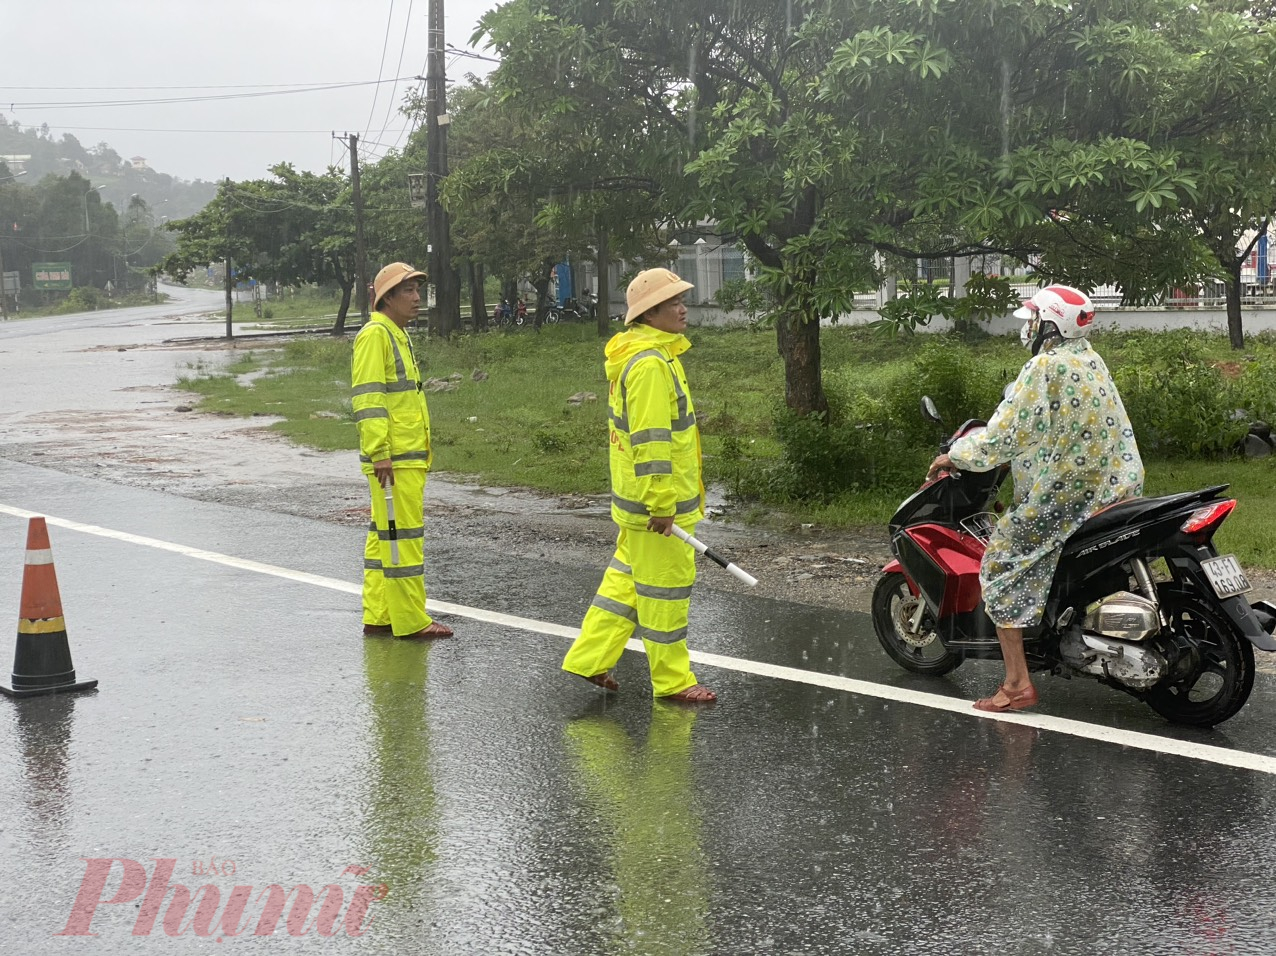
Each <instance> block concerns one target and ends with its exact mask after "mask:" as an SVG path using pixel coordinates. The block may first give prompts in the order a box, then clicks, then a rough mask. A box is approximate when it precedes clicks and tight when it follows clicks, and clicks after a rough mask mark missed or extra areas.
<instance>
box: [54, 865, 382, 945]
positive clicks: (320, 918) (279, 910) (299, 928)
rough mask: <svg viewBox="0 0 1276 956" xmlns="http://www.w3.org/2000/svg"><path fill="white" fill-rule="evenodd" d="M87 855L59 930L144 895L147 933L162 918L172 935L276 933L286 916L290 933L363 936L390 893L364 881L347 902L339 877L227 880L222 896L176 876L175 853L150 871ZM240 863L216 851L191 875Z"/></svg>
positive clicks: (86, 931)
mask: <svg viewBox="0 0 1276 956" xmlns="http://www.w3.org/2000/svg"><path fill="white" fill-rule="evenodd" d="M83 859H84V861H85V867H84V878H83V879H82V880H81V881H80V892H79V893H78V894H77V895H76V897H75V903H74V904H72V906H71V915H70V917H69V918H68V919H67V921H66V926H64V927H63V928H62V931H61V932H60V933H54V934H53V935H54V936H97V935H98V934H97V933H95V932H93V931H92V926H93V917H94V916H95V915H96V914H97V910H98V907H99V906H117V905H119V904H121V903H132V902H133V901H135V900H137V899H139V898H140V899H141V901H142V902H141V904H140V905H139V906H138V909H137V921H136V922H135V923H134V924H133V935H134V936H150V935H151V933H152V931H154V929H155V924H156V922H157V921H159V923H160V926H162V927H163V930H164V932H165V934H167V935H169V936H184V935H187V934H193V935H195V936H215V937H217V940H218V941H219V942H220V941H221V939H222V938H223V937H226V936H232V937H234V936H271V935H273V934H274V932H275V930H276V929H278V928H279V925H280V920H281V919H282V920H283V925H284V927H285V928H286V929H287V931H288V935H289V936H306V935H307V934H309V933H311V932H314V933H316V934H318V935H319V936H335V935H338V934H339V933H341V932H344V933H345V934H346V935H347V936H362V935H363V934H364V933H366V932H367V931H368V927H369V926H371V925H372V914H371V912H369V910H370V908H371V906H372V904H373V903H378V902H380V901H381V900H383V899H385V897H386V894H387V888H386V885H385V884H384V883H373V884H361V885H358V886H354V887H352V888H351V890H352V892H351V894H350V899H349V903H348V904H347V901H346V891H345V889H343V888H342V887H341V886H339V885H338V884H336V883H328V884H326V885H324V886H321V887H319V889H318V891H315V890H314V889H312V888H311V887H310V885H309V884H306V883H299V884H297V885H296V886H294V887H292V889H285V888H284V887H283V886H281V885H280V884H278V883H270V884H268V885H266V886H264V887H262V888H261V889H260V890H258V889H257V888H256V887H255V886H252V885H250V884H242V883H241V884H238V885H236V886H233V887H231V888H230V890H229V891H228V892H227V894H226V897H225V901H224V903H223V899H222V889H221V888H220V887H218V886H215V885H214V884H212V883H204V884H203V885H201V886H197V887H196V888H195V889H194V890H192V889H190V888H189V887H188V886H186V885H185V884H183V883H174V882H173V880H172V877H173V871H174V870H175V869H176V868H177V860H176V858H170V857H153V858H152V860H153V862H154V864H155V868H154V870H153V872H152V873H151V874H150V876H149V877H148V876H147V872H146V867H144V866H143V865H142V864H141V863H138V862H137V861H136V860H128V859H124V858H122V857H85V858H83ZM117 864H118V867H119V870H120V884H119V887H118V888H116V890H115V892H114V893H111V894H108V893H107V886H108V884H110V883H111V875H112V872H113V871H115V870H116V868H117ZM236 869H237V868H236V866H235V861H234V860H220V861H219V860H218V859H217V858H216V857H215V856H214V857H212V858H211V859H210V861H209V862H208V863H207V864H206V863H204V862H203V861H202V860H201V861H197V862H195V863H193V864H192V865H191V875H192V876H199V877H204V876H214V877H222V878H223V879H225V878H228V877H233V876H234V875H235V872H236ZM367 872H368V869H367V867H362V866H347V867H346V868H345V870H343V871H342V873H341V875H342V876H346V875H350V874H353V875H354V876H355V877H360V876H363V875H364V874H365V873H367ZM108 895H109V898H108ZM165 901H167V903H168V906H167V908H165V906H164V904H165ZM161 910H163V918H162V919H161V918H160V911H161ZM285 910H286V911H287V913H286V915H285ZM254 917H255V918H256V919H255V921H254Z"/></svg>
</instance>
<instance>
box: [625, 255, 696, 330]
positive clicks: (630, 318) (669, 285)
mask: <svg viewBox="0 0 1276 956" xmlns="http://www.w3.org/2000/svg"><path fill="white" fill-rule="evenodd" d="M694 288H695V286H694V285H692V284H691V283H690V282H688V281H687V280H686V279H681V278H679V277H678V274H677V273H676V272H670V271H669V270H668V269H644V270H643V271H642V272H640V273H638V274H637V275H636V276H634V279H633V281H632V282H630V283H629V288H628V289H626V290H625V303H626V304H627V305H628V306H629V311H628V312H626V313H625V325H633V324H634V320H635V319H637V318H638V316H640V315H642V314H643V313H644V312H646V311H647V310H648V309H654V308H655V307H656V306H658V305H659V304H660V303H661V302H666V301H668V300H669V299H672V298H673V297H674V296H675V295H677V294H678V293H680V292H686V291H687V290H688V289H694Z"/></svg>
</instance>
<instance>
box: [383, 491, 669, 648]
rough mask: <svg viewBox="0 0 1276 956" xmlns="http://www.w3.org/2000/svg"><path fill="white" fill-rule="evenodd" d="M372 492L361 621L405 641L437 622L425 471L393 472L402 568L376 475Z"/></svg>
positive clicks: (395, 514) (396, 521) (395, 510)
mask: <svg viewBox="0 0 1276 956" xmlns="http://www.w3.org/2000/svg"><path fill="white" fill-rule="evenodd" d="M368 493H369V494H370V496H371V498H372V523H371V524H370V525H369V526H368V538H367V542H366V544H365V545H364V549H363V623H364V624H390V625H392V626H393V627H394V636H395V637H405V636H407V635H408V634H415V633H416V632H417V631H420V630H422V629H423V628H427V627H429V626H430V624H431V623H432V622H433V620H434V618H432V617H430V615H429V614H427V613H426V611H425V551H424V544H425V471H424V469H421V468H396V469H395V470H394V486H393V494H394V518H395V525H396V527H397V529H398V541H399V563H398V564H395V563H394V562H393V561H392V560H391V554H390V532H389V530H388V528H387V525H386V508H385V491H384V489H382V487H381V484H380V482H378V481H377V477H376V475H368ZM684 547H685V545H684Z"/></svg>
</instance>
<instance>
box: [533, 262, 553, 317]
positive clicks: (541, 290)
mask: <svg viewBox="0 0 1276 956" xmlns="http://www.w3.org/2000/svg"><path fill="white" fill-rule="evenodd" d="M553 270H554V262H553V260H552V259H546V260H545V261H544V262H542V263H541V274H540V275H539V276H537V277H536V278H534V279H533V280H532V288H534V289H535V290H536V311H535V312H534V313H533V314H532V328H534V329H536V331H537V332H539V331H540V330H541V323H542V322H543V321H544V319H545V303H546V302H547V301H548V300H549V277H550V274H551V273H552V272H553Z"/></svg>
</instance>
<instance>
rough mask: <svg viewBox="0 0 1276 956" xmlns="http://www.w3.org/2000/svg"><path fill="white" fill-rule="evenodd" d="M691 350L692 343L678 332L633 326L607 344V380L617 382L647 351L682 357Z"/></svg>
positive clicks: (646, 326)
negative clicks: (630, 364) (633, 360)
mask: <svg viewBox="0 0 1276 956" xmlns="http://www.w3.org/2000/svg"><path fill="white" fill-rule="evenodd" d="M689 348H691V341H690V339H688V338H687V337H686V336H685V335H681V334H679V333H677V332H662V331H660V329H653V328H652V327H651V326H649V325H631V326H630V327H629V328H627V329H625V331H623V332H617V333H616V334H615V335H613V336H612V337H611V341H609V342H608V343H607V350H606V353H605V354H606V356H607V362H606V364H605V368H606V370H607V380H608V381H609V382H615V381H617V380H618V379H619V378H620V374H621V372H623V371H624V370H625V365H626V363H628V361H629V360H630V359H631V358H633V357H634V356H635V355H637V354H638V353H639V352H642V351H644V350H645V349H664V350H665V351H666V352H668V353H669V354H670V355H671V356H676V355H681V354H682V353H683V352H685V351H687V349H689Z"/></svg>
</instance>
